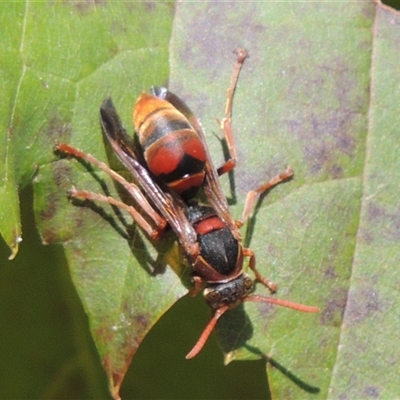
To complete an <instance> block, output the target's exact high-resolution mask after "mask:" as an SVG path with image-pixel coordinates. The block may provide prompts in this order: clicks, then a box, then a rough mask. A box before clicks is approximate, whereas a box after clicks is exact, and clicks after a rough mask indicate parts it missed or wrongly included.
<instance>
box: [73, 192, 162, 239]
mask: <svg viewBox="0 0 400 400" xmlns="http://www.w3.org/2000/svg"><path fill="white" fill-rule="evenodd" d="M68 195H69V196H70V197H73V198H75V199H84V200H90V201H101V202H103V203H108V204H111V205H112V206H116V207H118V208H121V209H123V210H126V211H127V212H128V213H129V214H130V215H131V217H132V218H133V219H134V221H135V222H136V223H137V224H138V225H139V226H140V227H141V228H142V229H143V230H144V231H145V232H146V233H147V235H148V236H149V237H150V238H151V239H158V238H159V237H160V235H161V233H162V232H163V230H164V229H165V227H166V225H167V222H166V221H165V220H164V224H163V225H159V226H157V227H156V228H154V227H153V226H151V225H150V224H149V223H148V222H147V221H146V220H145V219H144V218H143V217H142V216H141V215H140V213H139V212H138V211H137V210H136V209H135V207H133V206H130V205H128V204H126V203H124V202H122V201H120V200H117V199H114V198H113V197H111V196H104V195H102V194H100V193H94V192H89V191H87V190H77V189H75V188H74V187H72V188H71V189H70V190H69V191H68Z"/></svg>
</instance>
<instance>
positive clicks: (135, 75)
mask: <svg viewBox="0 0 400 400" xmlns="http://www.w3.org/2000/svg"><path fill="white" fill-rule="evenodd" d="M5 7H6V8H7V9H2V12H1V19H2V26H3V28H4V32H6V37H5V43H6V45H5V46H2V50H1V51H2V52H3V53H2V57H1V61H2V66H1V70H2V73H3V75H4V79H2V82H4V89H5V90H4V94H5V97H6V99H7V100H8V102H2V110H1V111H2V116H3V119H2V126H3V129H2V132H3V143H4V146H1V150H0V151H1V155H2V156H3V157H2V161H3V164H2V167H1V170H0V173H1V177H2V180H3V182H4V185H3V186H2V188H1V201H2V203H1V204H0V210H1V212H0V218H1V224H0V226H1V229H2V234H3V235H4V237H5V240H6V241H7V243H8V244H9V246H10V247H11V248H12V251H13V256H14V255H15V254H16V252H17V245H18V242H19V240H20V239H19V238H20V237H21V229H20V222H19V210H18V209H19V204H18V196H17V194H18V192H17V190H18V188H19V187H24V186H25V185H26V184H27V183H29V182H30V181H32V177H33V176H34V175H35V174H36V171H37V168H38V167H39V166H40V172H39V173H38V174H37V175H36V178H35V183H36V184H35V212H36V218H37V221H38V225H39V229H40V232H41V235H42V238H43V241H44V242H45V243H52V242H56V241H63V242H64V244H65V250H66V253H67V257H68V261H69V264H70V269H71V275H72V278H73V281H74V283H75V285H76V288H77V291H78V293H79V295H80V297H81V300H82V302H83V305H84V307H85V310H86V312H87V314H88V316H89V319H90V324H91V329H92V334H93V336H94V339H95V342H96V345H97V348H98V350H99V353H100V356H101V358H102V362H103V365H104V367H105V369H106V372H107V374H108V376H109V380H110V387H111V390H112V393H113V394H114V396H117V393H118V389H119V386H120V384H121V382H122V379H123V376H124V374H125V372H126V369H127V366H128V365H129V363H130V359H131V357H132V355H133V354H134V352H135V350H136V348H137V346H138V343H140V341H141V340H142V338H143V336H144V335H145V334H146V332H147V331H148V330H149V327H150V326H151V325H152V324H154V322H155V321H156V320H157V318H159V316H160V315H161V314H162V313H163V312H164V311H165V309H167V308H168V307H169V306H170V305H171V304H172V303H173V302H174V301H175V299H176V298H177V297H180V296H181V295H182V293H183V292H185V291H186V290H185V288H184V286H182V285H176V284H174V285H172V284H171V283H170V280H171V279H172V280H173V282H174V283H175V282H176V281H178V282H180V281H179V279H178V278H177V276H176V274H175V273H174V272H173V271H172V270H171V269H168V270H167V271H166V273H165V274H163V275H162V276H159V277H156V278H153V277H151V276H150V275H149V273H148V271H147V270H146V269H145V268H144V267H145V266H146V265H145V264H146V263H147V262H148V260H147V259H146V258H144V257H143V256H142V258H140V257H141V255H143V254H146V250H145V249H146V248H147V247H148V245H147V244H146V245H143V242H142V241H141V239H140V234H138V235H136V236H135V240H134V242H132V243H127V241H126V240H123V239H122V238H121V235H120V233H121V229H123V228H124V227H122V228H121V227H120V230H118V229H114V228H115V227H114V225H110V223H109V221H106V220H102V219H101V217H99V215H98V214H96V213H94V212H93V211H91V210H89V209H85V208H82V207H74V206H73V205H72V204H70V203H69V202H68V198H67V190H68V189H69V188H70V187H71V186H72V185H73V184H74V185H76V186H77V187H79V185H80V184H82V185H83V186H82V187H83V188H88V187H89V186H90V184H92V185H95V183H96V181H94V180H93V177H92V176H91V175H90V174H88V173H86V172H87V171H86V170H85V169H84V168H80V169H78V168H76V163H75V165H74V163H73V162H66V161H65V160H62V161H57V160H58V159H59V157H58V156H55V155H54V152H53V148H54V145H55V143H56V141H64V142H68V143H73V144H75V145H77V146H79V147H82V148H83V149H86V150H87V151H90V152H92V153H93V154H96V155H98V156H99V157H100V158H101V157H103V158H104V157H105V151H104V145H103V142H102V137H101V131H100V126H99V106H100V104H101V102H102V100H103V99H104V98H105V97H107V96H109V95H112V96H113V98H114V101H115V103H116V105H117V107H118V109H120V110H121V114H122V115H123V116H124V117H125V120H126V121H127V122H129V123H130V118H129V117H128V116H129V115H130V110H131V107H132V104H133V102H134V100H135V98H136V97H137V96H138V94H139V93H140V92H141V91H142V90H143V89H145V88H148V87H149V86H150V85H151V84H154V83H157V82H158V84H165V82H166V80H167V78H168V52H167V46H168V41H169V36H170V30H171V22H172V16H173V8H172V4H171V3H159V4H153V5H152V4H146V3H120V4H118V3H113V2H110V3H101V4H95V3H93V4H90V3H82V2H67V3H64V2H49V3H40V2H39V3H37V2H25V3H18V4H12V3H6V6H5ZM11 15H12V16H13V18H11V19H10V17H11ZM6 27H9V28H6ZM150 29H151V33H150ZM3 39H4V37H3ZM75 178H76V179H75ZM93 181H94V182H93ZM85 182H88V184H87V185H86V183H85ZM108 184H109V186H110V187H112V183H110V182H108ZM96 190H99V188H98V187H97V189H96ZM115 226H116V227H118V225H115ZM135 246H139V247H140V248H139V249H138V251H137V252H135V255H134V256H133V255H132V250H133V249H134V248H135ZM153 253H155V251H153ZM135 257H137V258H136V259H135ZM148 257H150V256H148ZM136 260H140V262H139V261H136ZM140 264H142V266H140ZM178 267H179V266H178ZM132 271H133V272H132ZM146 281H147V282H149V281H151V282H153V286H152V288H150V289H149V288H146ZM142 287H143V288H145V290H144V291H140V290H139V289H140V288H142ZM160 293H164V295H163V296H161V295H160ZM144 297H145V298H146V300H144V299H143V298H144ZM160 297H161V299H160Z"/></svg>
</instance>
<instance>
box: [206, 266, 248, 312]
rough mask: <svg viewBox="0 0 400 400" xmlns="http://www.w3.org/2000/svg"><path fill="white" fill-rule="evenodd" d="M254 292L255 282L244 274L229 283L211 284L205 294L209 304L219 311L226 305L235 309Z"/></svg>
mask: <svg viewBox="0 0 400 400" xmlns="http://www.w3.org/2000/svg"><path fill="white" fill-rule="evenodd" d="M253 290H254V282H253V280H252V279H251V278H250V277H249V276H248V275H246V274H242V275H240V276H238V277H237V278H235V279H233V280H232V281H229V282H225V283H215V284H210V285H209V286H208V287H207V288H206V289H204V292H203V294H204V298H205V299H206V302H207V304H208V305H209V306H210V307H211V308H213V309H218V308H220V307H222V306H224V305H229V306H232V307H235V306H236V305H238V304H239V303H240V302H241V301H242V300H243V299H244V298H245V297H247V296H248V295H249V294H250V293H251V292H252V291H253Z"/></svg>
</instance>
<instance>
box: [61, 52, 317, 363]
mask: <svg viewBox="0 0 400 400" xmlns="http://www.w3.org/2000/svg"><path fill="white" fill-rule="evenodd" d="M247 56H248V54H247V51H245V50H238V51H237V60H236V63H235V67H234V70H233V73H232V77H231V81H230V86H229V88H228V91H227V102H226V109H225V116H224V118H223V119H222V120H221V121H220V125H221V128H222V130H223V132H224V136H225V140H226V142H227V145H228V150H229V155H230V158H229V159H228V160H227V161H226V162H225V163H224V164H223V165H222V166H221V167H219V168H216V167H215V166H214V164H213V162H212V160H211V156H210V152H209V149H208V147H207V143H206V139H205V134H204V130H203V128H202V126H201V124H200V122H199V120H198V119H197V118H196V117H195V115H194V114H193V113H192V111H191V110H190V109H189V107H188V106H187V105H186V104H185V103H184V102H183V101H182V100H181V99H180V98H179V97H178V96H176V95H175V94H173V93H172V92H170V91H169V90H167V89H166V88H162V87H161V88H152V89H151V93H150V94H148V93H143V94H142V95H141V96H140V97H139V99H138V100H137V102H136V104H135V106H134V108H133V123H134V126H135V131H136V134H137V139H138V140H137V141H136V142H135V141H133V140H132V139H131V138H130V137H129V136H128V134H127V133H126V131H125V128H124V126H123V124H122V122H121V120H120V118H119V116H118V113H117V111H116V109H115V107H114V105H113V103H112V101H111V99H110V98H108V99H106V100H105V101H104V102H103V104H102V105H101V107H100V123H101V126H102V129H103V132H104V134H105V136H106V137H107V139H108V142H109V143H110V145H111V147H112V149H113V151H114V152H115V154H116V155H117V156H118V158H119V159H120V160H121V162H122V164H123V165H124V166H125V167H126V169H127V170H128V171H129V172H130V174H131V175H132V178H133V181H132V182H130V181H128V180H126V179H125V178H124V177H122V176H121V175H120V174H118V173H117V172H115V171H113V170H112V169H111V168H110V167H109V166H108V165H107V164H105V163H103V162H101V161H99V160H97V159H96V158H95V157H93V156H92V155H90V154H88V153H85V152H83V151H81V150H79V149H76V148H74V147H72V146H70V145H68V144H64V143H58V144H57V145H56V150H57V151H60V152H62V153H65V154H68V155H71V156H73V157H75V158H78V159H82V160H85V161H86V162H89V163H91V164H93V165H94V166H96V167H98V168H100V169H101V170H103V171H104V172H105V173H107V174H108V175H109V176H110V177H111V178H112V179H114V180H115V181H117V182H119V183H120V184H121V185H122V186H123V187H124V188H125V189H126V190H127V192H128V193H129V195H130V196H131V197H132V199H133V200H134V203H135V206H132V205H130V204H127V203H125V202H122V201H120V200H118V199H115V198H113V197H109V196H104V195H102V194H99V193H93V192H89V191H85V190H77V189H75V188H72V189H71V190H70V191H69V195H70V197H72V198H78V199H88V200H91V201H100V202H107V203H109V204H111V205H114V206H117V207H119V208H121V209H124V210H126V211H127V212H128V213H129V214H130V215H131V216H132V218H133V219H134V221H135V222H136V223H137V225H139V226H140V227H141V228H142V229H143V230H144V231H145V233H146V234H147V235H148V236H149V237H150V238H151V239H157V238H160V237H161V236H162V234H163V232H164V231H165V229H166V228H167V227H168V226H169V227H170V228H171V229H172V230H173V231H174V232H175V234H176V237H177V239H178V241H179V244H180V246H181V248H182V251H183V254H184V256H185V258H186V259H187V261H188V263H189V264H190V265H191V267H192V269H193V274H192V279H193V283H194V284H193V287H192V289H191V290H190V294H192V295H196V294H197V293H199V292H200V291H201V290H203V294H204V297H205V300H206V302H207V304H208V305H209V306H210V307H211V309H212V310H214V314H213V316H212V318H211V320H210V321H209V323H208V324H207V326H206V328H205V329H204V330H203V332H202V334H201V335H200V338H199V339H198V341H197V342H196V344H195V345H194V347H193V348H192V350H191V351H190V352H189V353H188V354H187V355H186V358H187V359H190V358H193V357H194V356H196V355H197V354H198V353H199V352H200V350H201V349H202V348H203V346H204V344H205V343H206V341H207V339H208V337H209V336H210V334H211V332H212V331H213V329H214V327H215V325H216V324H217V321H218V319H219V318H220V317H221V316H222V315H223V314H224V313H225V312H226V311H228V310H229V309H231V308H233V307H235V306H237V305H238V304H240V303H242V302H246V301H257V302H267V303H273V304H277V305H280V306H284V307H289V308H292V309H295V310H298V311H303V312H311V313H313V312H318V311H319V309H318V308H317V307H312V306H306V305H302V304H298V303H293V302H290V301H287V300H282V299H277V298H274V297H265V296H259V295H253V294H252V293H253V291H254V288H255V280H254V279H252V278H251V277H250V276H249V275H248V274H246V273H245V272H243V268H244V264H245V259H246V258H247V259H248V266H249V268H250V269H251V270H252V271H253V273H254V275H255V278H256V280H258V281H260V282H261V283H263V284H264V285H265V286H266V287H267V288H268V289H269V290H270V292H271V293H274V292H275V291H276V285H275V284H274V283H273V282H271V281H270V280H268V279H267V278H265V277H264V276H263V275H262V274H261V273H260V272H259V271H258V269H257V268H256V260H255V255H254V253H253V251H252V250H251V249H249V248H247V247H245V246H244V244H243V241H242V236H241V234H240V231H239V229H240V227H242V226H243V224H244V223H245V222H246V220H247V219H248V217H249V215H250V214H251V211H252V209H253V207H254V204H255V203H256V201H257V199H258V197H259V195H260V194H261V193H263V192H265V191H268V190H269V189H271V188H272V187H274V186H276V185H277V184H279V183H281V182H283V181H285V180H288V179H290V178H291V177H292V176H293V171H292V169H291V168H290V167H288V168H287V169H286V171H284V172H283V173H281V174H279V175H277V176H275V177H274V178H272V179H271V180H269V181H268V182H267V183H264V184H263V185H261V186H259V187H258V188H256V189H255V190H252V191H250V192H249V193H248V195H247V198H246V202H245V206H244V210H243V214H242V219H241V220H240V221H236V220H235V219H234V218H233V217H232V215H231V213H230V211H229V207H228V202H227V198H226V197H225V195H224V193H223V190H222V187H221V184H220V182H219V176H220V175H222V174H224V173H226V172H229V171H231V170H232V169H233V168H234V167H235V165H236V161H237V157H236V146H235V142H234V137H233V133H232V127H231V116H232V100H233V94H234V90H235V87H236V83H237V80H238V76H239V73H240V70H241V67H242V65H243V62H244V60H245V59H246V58H247ZM200 189H201V190H202V191H203V192H204V194H205V198H206V199H207V203H208V204H203V203H201V202H200V201H198V200H197V192H198V191H199V190H200Z"/></svg>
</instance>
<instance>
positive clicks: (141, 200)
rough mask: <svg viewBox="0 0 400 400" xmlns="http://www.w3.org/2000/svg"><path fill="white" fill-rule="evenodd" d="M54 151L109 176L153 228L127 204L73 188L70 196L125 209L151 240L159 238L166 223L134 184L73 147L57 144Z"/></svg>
mask: <svg viewBox="0 0 400 400" xmlns="http://www.w3.org/2000/svg"><path fill="white" fill-rule="evenodd" d="M56 150H58V151H60V152H62V153H66V154H70V155H72V156H74V157H76V158H78V159H82V160H85V161H87V162H88V163H90V164H93V165H95V166H96V167H98V168H100V169H101V170H102V171H104V172H105V173H106V174H107V175H109V176H110V177H111V178H112V179H114V180H115V181H117V182H118V183H120V184H121V185H122V186H123V187H124V188H125V189H126V190H127V192H128V193H129V194H130V195H131V196H132V198H133V199H134V200H135V201H136V202H137V204H138V205H139V206H140V207H141V209H142V210H143V211H144V212H145V215H146V216H147V217H148V218H149V219H150V220H151V221H152V222H153V224H154V227H152V226H151V225H150V224H149V223H148V222H147V221H146V220H145V219H144V218H143V217H142V216H141V215H140V213H139V212H138V211H137V210H136V209H135V208H134V207H132V206H129V205H128V204H125V203H123V202H121V201H119V200H116V199H114V198H112V197H107V196H104V195H101V194H97V193H93V192H87V191H84V190H81V191H79V190H76V189H74V188H73V189H72V190H71V191H70V196H72V197H76V198H83V199H88V200H97V201H102V202H106V203H109V204H112V205H114V206H117V207H119V208H122V209H125V210H126V211H128V212H129V213H130V215H131V216H132V218H133V219H134V220H135V221H136V223H137V224H138V225H139V226H140V227H141V228H143V230H144V231H145V232H146V233H147V234H148V235H149V236H150V237H151V238H157V237H159V236H160V234H161V232H162V231H163V230H164V229H165V227H166V225H167V222H166V220H165V218H164V217H162V216H161V215H160V214H158V213H157V212H156V211H155V210H154V208H153V207H152V206H151V205H150V203H149V202H148V201H147V199H146V198H145V197H144V195H143V193H142V192H141V191H140V189H139V188H138V187H137V186H136V185H135V184H134V183H131V182H128V181H127V180H126V179H125V178H124V177H123V176H121V175H119V174H118V173H117V172H115V171H113V170H112V169H111V168H110V167H109V166H108V165H107V164H105V163H103V162H101V161H99V160H97V159H96V158H95V157H93V156H92V155H91V154H87V153H84V152H83V151H81V150H79V149H76V148H75V147H72V146H69V145H67V144H64V143H59V144H57V145H56Z"/></svg>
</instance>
